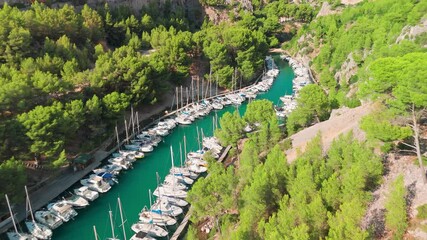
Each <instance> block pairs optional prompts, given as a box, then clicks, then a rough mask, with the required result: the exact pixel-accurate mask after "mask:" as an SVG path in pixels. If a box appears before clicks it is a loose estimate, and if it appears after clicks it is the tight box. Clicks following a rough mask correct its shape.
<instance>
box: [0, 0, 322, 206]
mask: <svg viewBox="0 0 427 240" xmlns="http://www.w3.org/2000/svg"><path fill="white" fill-rule="evenodd" d="M236 4H237V3H236ZM285 6H292V7H285ZM236 7H237V9H238V10H239V11H238V14H236V15H234V16H233V19H232V21H229V22H223V23H221V24H220V25H214V24H212V23H211V22H209V21H208V20H207V19H206V20H205V21H203V19H201V21H190V20H189V19H188V15H189V14H190V13H188V12H187V11H186V9H184V8H183V7H182V6H181V7H180V6H175V5H173V4H171V2H166V3H165V4H164V5H160V7H159V5H158V4H156V3H155V2H153V3H150V4H148V5H147V6H145V7H144V8H143V9H141V11H140V13H139V14H134V12H133V11H131V9H129V8H127V7H124V6H119V7H116V8H110V7H109V6H108V5H107V4H106V5H105V6H103V7H101V8H96V9H92V8H90V7H89V6H87V5H84V6H82V7H81V8H80V7H79V8H78V9H77V8H75V7H73V6H71V5H67V4H65V5H64V6H62V7H60V8H51V7H49V6H47V5H45V4H43V3H38V2H34V3H33V4H31V6H29V7H27V8H24V9H19V8H18V7H16V6H9V5H8V4H4V5H3V7H2V8H1V9H0V41H1V42H2V44H1V46H0V64H1V66H0V83H1V84H0V139H1V140H0V141H1V147H0V179H1V180H2V181H3V182H9V183H10V184H9V185H7V186H4V187H2V188H1V191H0V192H1V193H2V194H1V197H0V198H2V196H3V193H4V192H9V193H11V192H15V191H14V189H21V186H22V185H23V184H24V183H25V182H26V177H25V175H26V174H25V168H24V166H23V165H22V164H21V163H22V161H26V160H37V161H38V162H39V164H43V165H44V166H45V167H48V168H53V169H54V168H58V167H60V166H63V165H64V164H66V163H67V162H68V160H69V158H70V156H74V155H76V154H78V153H82V152H85V151H88V150H91V149H94V148H95V147H96V146H97V145H99V144H100V143H101V142H102V141H103V140H105V139H106V138H107V137H108V136H109V135H110V134H111V133H112V130H113V126H114V125H115V124H116V122H117V120H118V119H120V118H121V116H122V115H123V114H124V112H125V111H126V109H128V108H129V106H130V105H134V106H136V107H138V106H140V107H143V106H146V105H150V104H154V103H156V102H157V101H158V99H159V98H161V96H162V95H163V94H165V93H168V92H170V91H171V89H173V88H174V85H181V84H183V83H185V82H186V81H187V80H188V79H189V78H190V75H191V74H192V72H191V69H192V68H194V67H196V68H197V67H199V68H200V67H201V66H197V64H199V65H200V64H202V65H203V64H204V63H207V66H206V67H205V68H207V69H208V70H207V71H206V72H205V74H206V80H209V81H216V82H218V84H219V86H221V87H224V88H231V87H233V86H231V83H232V77H235V78H236V79H241V81H243V82H244V83H245V82H248V81H251V80H252V79H253V78H254V77H255V76H257V75H258V74H259V73H260V72H261V71H262V70H263V59H264V58H265V55H266V53H267V51H268V49H269V47H270V46H276V45H278V43H279V41H278V39H277V38H276V37H275V36H276V33H277V32H278V31H279V30H280V24H279V23H278V16H277V11H287V12H288V13H291V12H298V16H299V18H302V19H306V20H309V19H311V18H312V17H313V12H314V9H313V8H312V7H309V6H307V5H304V6H301V7H299V6H296V5H290V4H284V3H281V8H280V9H273V8H265V10H264V9H260V10H258V11H257V12H256V13H254V14H251V13H249V12H247V11H245V10H244V8H243V7H241V6H240V5H238V4H237V5H236ZM199 22H200V23H202V24H199ZM146 50H151V51H149V54H147V51H146ZM202 67H203V66H202ZM209 73H210V74H211V77H209V78H208V77H207V75H208V74H209ZM201 77H202V78H203V76H201ZM235 82H236V81H235ZM81 139H85V141H81ZM11 176H19V177H16V178H15V179H16V181H13V182H11V181H8V180H9V179H10V177H11ZM19 199H22V194H17V195H14V194H12V201H14V202H15V201H18V200H19ZM1 202H3V201H1Z"/></svg>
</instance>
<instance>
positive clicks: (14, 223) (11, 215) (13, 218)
mask: <svg viewBox="0 0 427 240" xmlns="http://www.w3.org/2000/svg"><path fill="white" fill-rule="evenodd" d="M4 196H5V198H6V202H7V207H8V208H9V212H10V217H11V218H12V223H13V228H15V232H16V233H18V228H16V222H15V216H13V213H12V208H11V207H10V202H9V198H8V197H7V194H5V195H4ZM18 234H19V233H18Z"/></svg>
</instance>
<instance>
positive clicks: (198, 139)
mask: <svg viewBox="0 0 427 240" xmlns="http://www.w3.org/2000/svg"><path fill="white" fill-rule="evenodd" d="M196 131H197V143H198V145H199V149H200V148H201V147H200V134H199V127H196Z"/></svg>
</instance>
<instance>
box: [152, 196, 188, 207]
mask: <svg viewBox="0 0 427 240" xmlns="http://www.w3.org/2000/svg"><path fill="white" fill-rule="evenodd" d="M158 199H161V200H162V201H168V202H169V203H170V204H172V205H175V206H178V207H185V206H187V205H188V202H187V201H185V200H184V199H181V198H174V197H168V196H160V197H159V198H158Z"/></svg>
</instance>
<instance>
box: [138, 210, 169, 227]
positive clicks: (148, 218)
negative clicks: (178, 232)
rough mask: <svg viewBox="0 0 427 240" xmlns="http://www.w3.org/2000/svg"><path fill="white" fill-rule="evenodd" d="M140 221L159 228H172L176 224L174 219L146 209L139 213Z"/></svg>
mask: <svg viewBox="0 0 427 240" xmlns="http://www.w3.org/2000/svg"><path fill="white" fill-rule="evenodd" d="M139 221H140V222H142V223H153V224H156V225H159V226H172V225H175V224H176V220H175V219H174V218H172V217H169V216H166V215H164V214H162V213H161V212H153V211H151V210H148V209H147V208H145V207H144V208H143V209H142V211H141V212H140V213H139Z"/></svg>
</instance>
